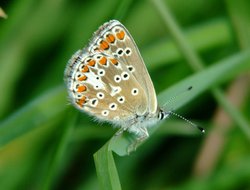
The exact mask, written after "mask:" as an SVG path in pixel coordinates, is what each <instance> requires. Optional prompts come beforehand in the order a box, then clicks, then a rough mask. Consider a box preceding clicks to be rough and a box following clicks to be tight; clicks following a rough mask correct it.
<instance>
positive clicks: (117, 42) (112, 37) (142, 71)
mask: <svg viewBox="0 0 250 190" xmlns="http://www.w3.org/2000/svg"><path fill="white" fill-rule="evenodd" d="M88 51H89V52H90V53H95V52H105V53H106V54H108V55H112V56H113V57H115V58H116V59H117V60H118V61H119V62H120V63H121V64H122V65H125V66H126V67H125V68H124V70H125V71H126V72H128V73H131V74H132V75H133V76H134V78H135V79H136V81H137V82H138V84H140V86H141V88H142V89H143V91H144V92H145V94H146V102H147V107H146V110H145V111H148V112H149V113H155V112H156V110H157V99H156V94H155V90H154V86H153V83H152V81H151V78H150V76H149V74H148V71H147V68H146V66H145V64H144V62H143V59H142V57H141V55H140V52H139V50H138V48H137V46H136V44H135V42H134V40H133V38H132V36H131V35H130V34H129V32H128V30H127V29H126V28H125V27H124V26H123V25H122V24H121V23H120V22H118V21H110V22H108V23H105V24H104V25H103V26H101V27H100V28H99V30H98V31H97V32H96V33H95V36H94V38H93V39H92V40H91V41H90V46H89V47H88Z"/></svg>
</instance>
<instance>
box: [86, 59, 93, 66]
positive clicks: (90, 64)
mask: <svg viewBox="0 0 250 190" xmlns="http://www.w3.org/2000/svg"><path fill="white" fill-rule="evenodd" d="M88 65H89V66H91V67H93V66H95V60H93V59H92V60H90V61H89V62H88Z"/></svg>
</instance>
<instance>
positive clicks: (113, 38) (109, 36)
mask: <svg viewBox="0 0 250 190" xmlns="http://www.w3.org/2000/svg"><path fill="white" fill-rule="evenodd" d="M106 40H107V41H108V42H109V43H114V41H115V36H114V35H113V34H109V35H108V36H107V38H106Z"/></svg>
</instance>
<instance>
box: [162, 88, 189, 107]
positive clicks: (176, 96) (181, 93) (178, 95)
mask: <svg viewBox="0 0 250 190" xmlns="http://www.w3.org/2000/svg"><path fill="white" fill-rule="evenodd" d="M192 88H193V87H192V86H189V87H188V88H187V89H185V90H183V91H182V92H180V93H179V94H177V95H175V96H173V97H172V98H170V99H169V100H168V101H167V102H165V104H164V105H163V107H165V106H166V105H167V104H169V103H171V102H173V101H174V100H175V99H176V98H178V97H180V96H181V95H183V94H184V93H185V92H189V91H190V90H192Z"/></svg>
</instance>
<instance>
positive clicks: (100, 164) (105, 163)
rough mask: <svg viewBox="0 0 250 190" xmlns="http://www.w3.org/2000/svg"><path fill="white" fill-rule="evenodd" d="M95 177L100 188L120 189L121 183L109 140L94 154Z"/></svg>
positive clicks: (103, 189)
mask: <svg viewBox="0 0 250 190" xmlns="http://www.w3.org/2000/svg"><path fill="white" fill-rule="evenodd" d="M94 160H95V166H96V172H97V177H98V180H99V183H100V185H101V189H102V190H120V189H121V184H120V180H119V176H118V173H117V169H116V166H115V162H114V158H113V154H112V151H110V150H109V142H107V143H106V144H105V145H104V146H103V147H102V148H101V149H99V150H98V151H97V152H96V153H95V154H94Z"/></svg>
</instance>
